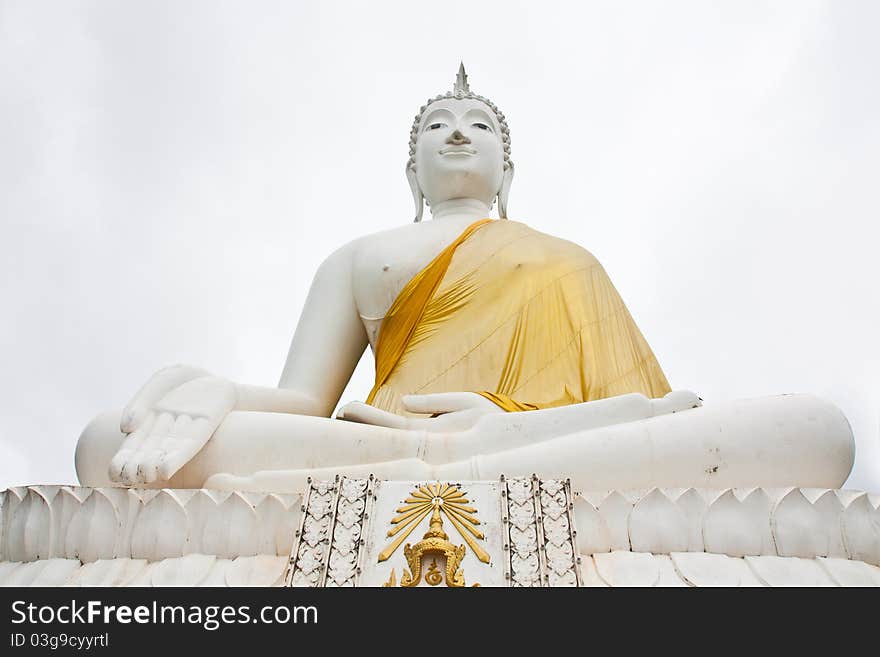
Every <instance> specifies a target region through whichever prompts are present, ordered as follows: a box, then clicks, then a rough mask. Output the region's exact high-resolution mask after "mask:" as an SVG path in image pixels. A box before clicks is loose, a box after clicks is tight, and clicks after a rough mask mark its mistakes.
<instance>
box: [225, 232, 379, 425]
mask: <svg viewBox="0 0 880 657" xmlns="http://www.w3.org/2000/svg"><path fill="white" fill-rule="evenodd" d="M357 248H358V242H357V241H354V242H349V243H348V244H346V245H345V246H343V247H341V248H340V249H337V250H336V251H335V252H333V253H332V254H330V256H329V257H328V258H327V259H326V260H325V261H324V262H323V263H322V264H321V266H320V267H319V268H318V271H317V272H316V273H315V277H314V279H313V280H312V285H311V288H310V289H309V294H308V297H307V298H306V302H305V304H304V306H303V310H302V314H301V315H300V319H299V323H298V324H297V327H296V331H295V333H294V335H293V339H292V340H291V343H290V350H289V352H288V355H287V362H286V363H285V365H284V371H283V372H282V374H281V380H280V381H279V383H278V388H277V389H272V390H266V389H259V388H255V387H250V386H241V387H240V390H239V395H240V403H241V404H242V406H243V407H244V406H245V405H250V406H251V407H250V408H246V409H245V408H242V410H256V411H275V412H282V413H298V414H301V415H316V416H321V417H330V415H331V414H332V413H333V409H334V408H335V407H336V404H338V403H339V398H340V397H341V396H342V393H343V391H344V390H345V386H346V385H348V381H349V379H351V375H352V373H353V372H354V370H355V367H357V364H358V362H359V361H360V359H361V356H362V355H363V353H364V350H365V349H366V347H367V342H368V341H367V332H366V329H365V328H364V325H363V323H362V322H361V319H360V316H359V315H358V310H357V305H356V303H355V298H354V286H353V279H352V276H353V261H354V254H355V251H356V249H357Z"/></svg>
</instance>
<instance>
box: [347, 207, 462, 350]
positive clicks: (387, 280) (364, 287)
mask: <svg viewBox="0 0 880 657" xmlns="http://www.w3.org/2000/svg"><path fill="white" fill-rule="evenodd" d="M407 228H410V230H407V231H401V232H400V234H392V235H387V236H382V235H377V236H375V237H374V238H372V239H370V240H368V241H366V242H364V243H363V244H362V245H361V247H360V248H359V249H358V252H357V254H356V255H355V258H354V262H353V268H352V275H353V281H352V286H353V292H354V299H355V304H356V305H357V310H358V314H359V315H360V317H361V321H363V323H364V326H365V328H366V329H367V335H368V337H369V339H370V344H372V345H373V346H375V341H376V337H377V336H378V332H379V329H380V327H381V323H382V320H383V319H384V318H385V315H386V314H387V313H388V309H389V308H390V307H391V304H392V303H394V300H395V299H396V298H397V296H398V295H399V294H400V292H401V290H403V288H404V287H405V286H406V284H407V283H408V282H409V281H410V280H412V278H413V277H414V276H415V275H416V274H418V273H419V272H420V271H421V270H422V269H424V268H425V267H426V266H427V265H428V264H429V263H430V262H431V261H432V260H433V259H434V258H435V257H436V256H437V255H438V254H439V253H440V252H441V251H442V250H443V249H444V248H446V247H447V246H448V245H449V244H450V243H452V241H453V240H454V239H455V238H456V237H457V236H458V235H459V234H460V233H461V232H462V230H463V228H462V227H461V226H459V225H457V224H456V225H450V226H448V227H446V226H444V227H431V229H427V230H419V228H423V227H422V226H412V227H407ZM424 228H427V226H424Z"/></svg>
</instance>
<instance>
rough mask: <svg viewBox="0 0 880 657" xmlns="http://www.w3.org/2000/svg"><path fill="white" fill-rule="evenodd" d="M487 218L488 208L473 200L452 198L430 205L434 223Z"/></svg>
mask: <svg viewBox="0 0 880 657" xmlns="http://www.w3.org/2000/svg"><path fill="white" fill-rule="evenodd" d="M488 216H489V206H488V205H486V204H485V203H483V202H482V201H479V200H477V199H474V198H452V199H449V200H448V201H440V202H439V203H436V204H433V205H431V217H432V218H433V220H434V221H450V220H452V221H454V220H459V219H471V220H473V221H476V220H477V219H485V218H486V217H488Z"/></svg>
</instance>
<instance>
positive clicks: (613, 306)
mask: <svg viewBox="0 0 880 657" xmlns="http://www.w3.org/2000/svg"><path fill="white" fill-rule="evenodd" d="M375 356H376V381H375V385H374V386H373V389H372V390H371V391H370V395H369V396H368V397H367V402H368V403H370V404H372V405H374V406H376V407H377V408H382V409H384V410H387V411H390V412H394V413H399V414H403V415H406V414H408V412H407V411H406V409H405V408H404V407H403V404H402V401H401V398H402V396H403V395H406V394H425V393H432V392H468V391H470V392H477V393H479V394H481V395H483V396H484V397H485V398H487V399H489V400H491V401H493V402H494V403H496V404H497V405H498V406H500V407H501V408H503V409H505V410H507V411H528V410H535V409H539V408H548V407H552V406H561V405H565V404H574V403H579V402H584V401H591V400H593V399H601V398H603V397H612V396H615V395H621V394H625V393H629V392H640V393H642V394H644V395H646V396H648V397H661V396H663V395H664V394H666V393H667V392H669V390H670V387H669V383H668V382H667V381H666V377H665V376H664V374H663V371H662V370H661V369H660V366H659V364H658V363H657V360H656V358H655V357H654V354H653V353H652V351H651V349H650V347H649V346H648V344H647V342H646V341H645V339H644V337H642V334H641V332H640V331H639V329H638V327H637V326H636V325H635V322H634V321H633V319H632V317H631V315H630V314H629V311H628V310H627V308H626V306H625V305H624V303H623V300H622V299H621V298H620V296H619V294H618V293H617V290H616V289H615V288H614V286H613V285H612V284H611V281H610V280H609V278H608V276H607V274H606V273H605V270H604V269H603V268H602V266H601V265H600V264H599V262H598V261H597V260H596V259H595V258H594V257H593V256H592V254H590V253H589V252H588V251H586V250H584V249H583V248H581V247H579V246H578V245H576V244H573V243H571V242H568V241H566V240H562V239H559V238H556V237H552V236H550V235H545V234H543V233H539V232H537V231H535V230H533V229H532V228H529V227H528V226H527V225H525V224H522V223H519V222H515V221H506V220H497V221H493V220H491V219H482V220H480V221H477V222H475V223H474V224H472V225H470V226H468V228H467V229H466V230H465V231H464V232H462V233H461V235H459V236H458V237H457V238H456V239H455V240H454V241H453V242H452V243H451V244H450V245H449V246H447V247H446V248H445V249H443V251H442V252H441V253H440V254H439V255H437V257H435V258H434V259H433V260H432V261H431V262H430V263H429V264H428V265H427V266H426V267H425V268H424V269H423V270H422V271H420V272H419V273H418V274H416V276H414V277H413V279H412V280H410V281H409V282H408V283H407V284H406V286H405V287H404V288H403V290H401V292H400V294H398V296H397V298H396V299H395V300H394V303H393V304H392V306H391V308H390V309H389V311H388V314H387V315H386V317H385V319H384V321H383V323H382V327H381V330H380V332H379V337H378V340H377V343H376V351H375ZM521 400H528V401H527V403H526V402H525V401H521Z"/></svg>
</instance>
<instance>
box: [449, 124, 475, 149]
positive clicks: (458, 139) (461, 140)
mask: <svg viewBox="0 0 880 657" xmlns="http://www.w3.org/2000/svg"><path fill="white" fill-rule="evenodd" d="M446 143H447V144H449V145H450V146H461V145H462V144H470V143H471V140H470V139H468V138H467V137H465V136H464V135H463V134H462V133H461V130H458V129H457V128H456V130H455V132H453V133H452V134H451V135H449V137H448V138H447V139H446Z"/></svg>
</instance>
